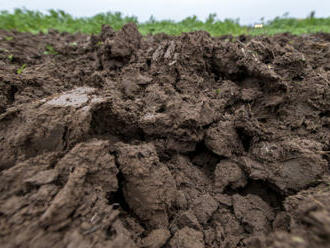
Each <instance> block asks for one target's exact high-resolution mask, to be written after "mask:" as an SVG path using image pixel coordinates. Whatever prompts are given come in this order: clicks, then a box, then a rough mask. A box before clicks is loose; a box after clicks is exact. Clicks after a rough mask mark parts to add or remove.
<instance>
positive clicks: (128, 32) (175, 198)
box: [0, 24, 330, 248]
mask: <svg viewBox="0 0 330 248" xmlns="http://www.w3.org/2000/svg"><path fill="white" fill-rule="evenodd" d="M8 37H12V38H13V39H10V38H8ZM0 41H1V43H0V141H1V143H0V191H1V194H0V226H1V228H0V244H1V247H6V248H9V247H10V248H12V247H34V248H37V247H40V248H43V247H53V248H54V247H59V248H63V247H71V248H73V247H86V248H87V247H100V248H101V247H113V248H116V247H146V248H147V247H149V248H161V247H163V248H169V247H173V248H202V247H221V248H222V247H223V248H229V247H274V248H275V247H276V248H279V247H292V248H296V247H299V248H300V247H301V248H310V247H318V248H319V247H330V178H329V161H330V159H329V150H330V84H329V80H330V35H328V34H316V35H307V36H292V35H289V34H283V35H276V36H274V37H256V38H252V37H244V36H242V37H238V38H233V37H230V36H227V37H219V38H212V37H210V36H209V34H208V33H206V32H202V31H200V32H193V33H187V34H183V35H181V36H179V37H171V36H167V35H156V36H147V37H142V36H141V35H140V34H139V33H138V31H137V29H136V27H135V25H133V24H129V25H126V26H124V27H123V28H122V29H121V30H120V31H118V32H114V31H113V30H112V29H111V28H110V27H108V26H104V27H103V30H102V33H101V34H100V35H96V36H87V35H79V34H77V35H70V34H65V33H62V34H61V33H57V32H50V33H49V34H47V35H42V34H40V35H31V34H23V33H15V32H5V31H0ZM50 47H54V50H55V51H56V54H53V53H54V51H53V50H52V49H51V48H50ZM45 49H46V50H47V52H46V53H44V51H45ZM23 64H26V66H25V69H24V70H19V71H18V72H17V69H18V68H20V67H21V66H22V65H23ZM21 69H22V68H21Z"/></svg>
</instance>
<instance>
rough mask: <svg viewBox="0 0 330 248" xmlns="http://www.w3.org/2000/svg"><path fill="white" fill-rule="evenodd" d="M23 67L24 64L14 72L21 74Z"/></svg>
mask: <svg viewBox="0 0 330 248" xmlns="http://www.w3.org/2000/svg"><path fill="white" fill-rule="evenodd" d="M25 68H26V64H23V65H22V66H21V67H20V68H18V69H17V71H16V73H17V74H18V75H19V74H22V72H23V71H24V69H25Z"/></svg>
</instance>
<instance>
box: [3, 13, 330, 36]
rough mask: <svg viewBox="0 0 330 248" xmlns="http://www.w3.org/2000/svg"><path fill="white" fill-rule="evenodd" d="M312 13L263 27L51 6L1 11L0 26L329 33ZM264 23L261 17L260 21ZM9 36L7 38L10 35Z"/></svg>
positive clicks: (325, 21)
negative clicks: (78, 14) (83, 14)
mask: <svg viewBox="0 0 330 248" xmlns="http://www.w3.org/2000/svg"><path fill="white" fill-rule="evenodd" d="M314 14H315V13H313V12H312V13H311V14H310V16H309V17H307V18H305V19H301V20H299V19H295V18H289V17H288V15H287V14H286V15H284V16H282V17H277V18H275V19H274V20H272V21H270V22H267V23H263V27H262V28H258V29H257V28H253V27H250V26H241V25H239V22H238V20H229V19H226V20H223V21H221V20H219V19H217V18H216V15H215V14H211V15H210V16H209V18H208V19H207V20H206V21H200V20H198V19H197V17H196V16H193V17H188V18H186V19H184V20H182V21H180V22H174V21H169V20H164V21H157V20H155V19H154V18H153V17H151V18H150V19H149V21H147V22H144V23H139V22H138V19H137V18H136V17H134V16H132V17H129V16H122V14H121V13H119V12H116V13H111V12H108V13H102V14H98V15H96V16H93V17H88V18H74V17H72V16H71V15H70V14H68V13H65V12H64V11H61V10H59V11H55V10H49V12H48V13H47V14H43V13H41V12H38V11H30V10H26V9H16V10H15V11H14V12H13V13H10V12H8V11H0V29H5V30H18V31H21V32H32V33H38V32H44V33H46V32H48V30H49V29H55V30H58V31H61V32H70V33H74V32H82V33H88V34H91V33H99V32H100V30H101V25H102V24H109V25H110V26H111V27H112V28H113V29H115V30H118V29H120V28H121V27H122V26H123V25H124V24H126V23H129V22H134V23H136V24H137V25H138V27H139V31H140V32H141V33H142V34H144V35H146V34H155V33H162V32H164V33H168V34H172V35H179V34H181V33H182V32H190V31H196V30H205V31H208V32H209V33H210V34H211V35H214V36H219V35H224V34H232V35H241V34H251V35H259V34H267V35H272V34H275V33H283V32H290V33H293V34H303V33H315V32H328V33H330V17H328V18H315V17H314ZM261 23H262V21H261ZM7 38H8V39H10V37H7ZM7 38H6V39H7Z"/></svg>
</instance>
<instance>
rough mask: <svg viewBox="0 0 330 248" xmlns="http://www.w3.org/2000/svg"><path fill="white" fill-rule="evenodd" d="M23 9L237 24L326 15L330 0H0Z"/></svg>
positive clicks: (5, 7) (7, 7)
mask: <svg viewBox="0 0 330 248" xmlns="http://www.w3.org/2000/svg"><path fill="white" fill-rule="evenodd" d="M22 7H26V8H27V9H32V10H40V11H46V10H48V9H61V10H64V11H66V12H68V13H70V14H72V15H74V16H79V17H80V16H93V15H95V14H98V13H100V12H107V11H112V12H115V11H120V12H122V13H123V14H126V15H134V16H137V17H138V19H139V21H145V20H148V19H149V17H150V16H151V15H153V16H154V17H155V18H156V19H157V20H161V19H172V20H176V21H178V20H182V19H184V18H185V17H188V16H192V15H196V16H197V17H198V18H199V19H201V20H205V18H207V16H208V15H209V14H210V13H216V14H217V16H218V18H220V19H225V18H231V19H236V18H240V23H241V24H254V23H256V22H258V21H259V20H260V18H261V17H265V19H266V20H269V19H273V18H274V17H276V16H282V15H283V14H284V13H285V12H289V14H290V16H292V17H297V18H304V17H306V16H307V15H308V14H309V13H310V12H311V11H312V10H315V11H316V16H317V17H329V16H330V0H217V1H216V0H146V1H139V0H92V1H85V0H56V1H48V0H0V10H13V9H14V8H22Z"/></svg>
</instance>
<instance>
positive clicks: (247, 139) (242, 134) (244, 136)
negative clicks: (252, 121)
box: [236, 128, 253, 152]
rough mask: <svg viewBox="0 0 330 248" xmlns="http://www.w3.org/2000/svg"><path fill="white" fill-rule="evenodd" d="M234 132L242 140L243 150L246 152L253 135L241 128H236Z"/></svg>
mask: <svg viewBox="0 0 330 248" xmlns="http://www.w3.org/2000/svg"><path fill="white" fill-rule="evenodd" d="M236 132H237V134H238V136H239V137H240V140H241V141H242V144H243V147H244V150H245V151H246V152H248V151H249V150H250V147H251V143H252V139H253V137H252V136H251V135H249V134H248V133H247V132H246V131H245V130H244V129H243V128H236Z"/></svg>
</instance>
